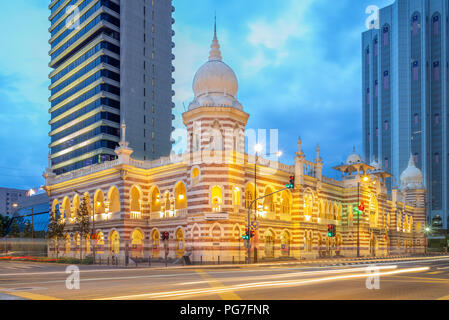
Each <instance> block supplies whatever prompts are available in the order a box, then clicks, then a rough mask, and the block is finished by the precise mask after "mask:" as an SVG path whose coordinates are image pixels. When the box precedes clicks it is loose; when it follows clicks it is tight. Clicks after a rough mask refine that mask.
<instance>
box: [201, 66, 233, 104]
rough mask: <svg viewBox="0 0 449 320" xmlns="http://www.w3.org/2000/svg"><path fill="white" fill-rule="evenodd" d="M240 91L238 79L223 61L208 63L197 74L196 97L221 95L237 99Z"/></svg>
mask: <svg viewBox="0 0 449 320" xmlns="http://www.w3.org/2000/svg"><path fill="white" fill-rule="evenodd" d="M237 91H238V82H237V77H236V75H235V73H234V71H232V69H231V68H230V67H229V66H228V65H227V64H226V63H224V62H223V61H220V60H212V61H208V62H206V63H205V64H204V65H203V66H202V67H201V68H200V69H199V70H198V72H197V73H196V75H195V79H194V80H193V92H194V93H195V97H196V98H198V97H201V96H202V95H205V94H221V95H230V96H231V97H235V96H236V95H237Z"/></svg>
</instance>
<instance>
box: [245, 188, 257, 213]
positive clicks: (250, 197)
mask: <svg viewBox="0 0 449 320" xmlns="http://www.w3.org/2000/svg"><path fill="white" fill-rule="evenodd" d="M254 191H255V190H254V185H253V184H252V183H249V184H248V185H247V186H246V190H245V208H246V209H249V206H250V205H251V202H253V201H254V199H255V197H254ZM252 209H254V205H253V207H252Z"/></svg>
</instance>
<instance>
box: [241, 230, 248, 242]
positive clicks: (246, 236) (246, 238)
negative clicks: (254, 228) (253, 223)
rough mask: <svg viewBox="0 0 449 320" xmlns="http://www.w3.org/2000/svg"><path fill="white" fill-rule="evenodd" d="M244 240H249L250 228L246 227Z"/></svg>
mask: <svg viewBox="0 0 449 320" xmlns="http://www.w3.org/2000/svg"><path fill="white" fill-rule="evenodd" d="M242 239H243V240H249V232H248V229H246V231H245V234H244V235H243V236H242Z"/></svg>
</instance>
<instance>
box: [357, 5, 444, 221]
mask: <svg viewBox="0 0 449 320" xmlns="http://www.w3.org/2000/svg"><path fill="white" fill-rule="evenodd" d="M448 17H449V1H447V0H397V1H396V2H395V3H394V4H392V5H390V6H388V7H385V8H383V9H381V10H380V15H379V23H374V24H373V25H372V28H371V29H370V30H369V31H366V32H365V33H363V37H362V38H363V40H362V43H363V47H362V52H363V53H362V55H363V135H364V138H363V139H364V140H363V145H364V157H365V159H366V160H367V161H377V162H379V164H380V165H381V166H382V168H383V169H385V170H386V171H389V172H391V173H392V174H393V175H394V176H395V177H396V180H393V181H392V182H390V188H391V187H394V186H398V185H399V175H400V173H401V172H402V171H403V170H404V169H405V168H407V163H408V162H409V159H410V155H413V158H414V162H415V164H416V166H417V167H418V168H419V169H421V171H422V172H423V174H424V182H425V187H426V189H427V191H428V198H427V212H428V223H432V224H433V225H434V226H437V227H438V228H440V227H443V228H444V229H447V228H448V223H449V221H448V220H449V215H448V210H449V187H448V175H449V113H448V102H449V22H448V21H449V20H448V19H449V18H448ZM377 25H378V28H377Z"/></svg>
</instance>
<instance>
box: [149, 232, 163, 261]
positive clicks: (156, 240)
mask: <svg viewBox="0 0 449 320" xmlns="http://www.w3.org/2000/svg"><path fill="white" fill-rule="evenodd" d="M151 239H152V242H153V243H152V245H153V247H152V251H153V257H154V258H159V252H160V239H161V234H160V233H159V231H158V230H154V231H153V233H152V235H151Z"/></svg>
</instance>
